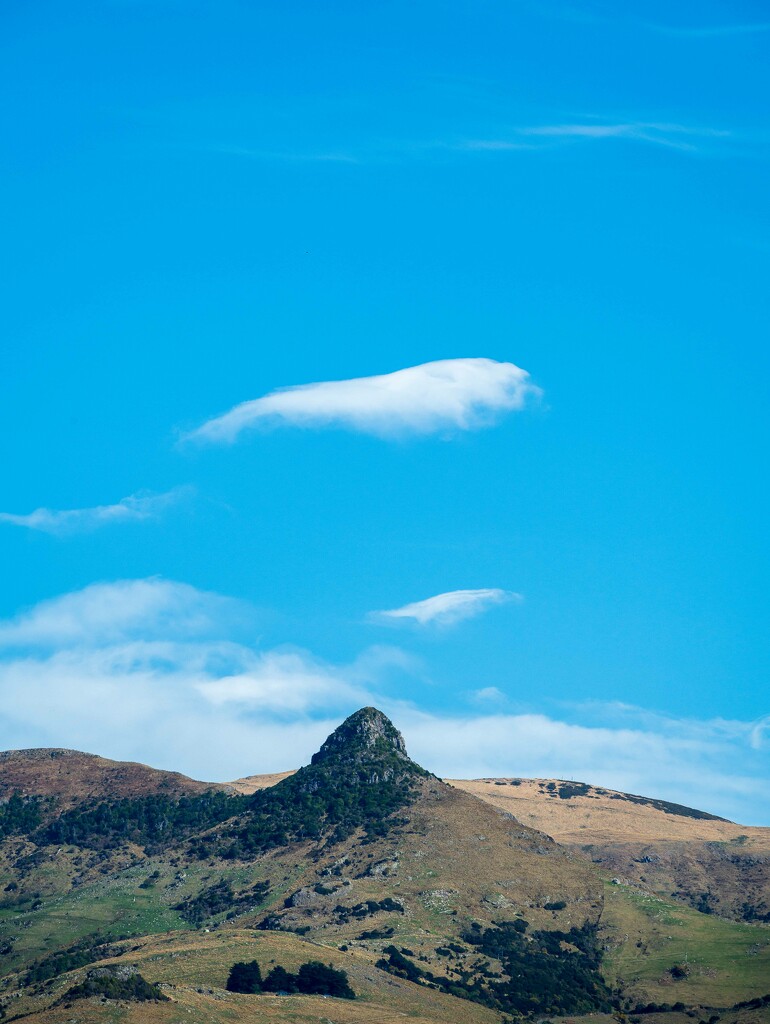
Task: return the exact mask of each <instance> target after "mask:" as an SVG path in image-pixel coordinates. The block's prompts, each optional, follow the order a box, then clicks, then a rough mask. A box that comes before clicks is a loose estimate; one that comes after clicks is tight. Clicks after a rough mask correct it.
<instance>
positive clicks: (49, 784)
mask: <svg viewBox="0 0 770 1024" xmlns="http://www.w3.org/2000/svg"><path fill="white" fill-rule="evenodd" d="M210 789H226V790H229V787H228V786H221V785H218V784H216V783H210V782H196V781H195V780H194V779H188V778H187V776H186V775H180V774H179V773H178V772H164V771H160V770H159V769H157V768H149V767H148V766H147V765H145V764H137V763H134V762H131V761H110V760H108V759H107V758H106V757H99V756H97V755H96V754H84V753H82V752H80V751H78V750H64V749H59V748H55V747H39V748H35V749H31V750H8V751H5V752H2V753H0V801H4V800H7V799H8V798H9V797H10V796H11V795H12V794H13V793H14V792H18V793H21V794H22V795H23V796H44V797H56V798H57V800H58V801H59V807H60V808H63V807H71V806H73V805H75V804H77V803H81V802H82V801H83V800H86V799H92V798H94V797H98V798H104V799H120V798H123V797H132V796H142V795H147V794H150V793H165V794H167V795H169V796H183V795H188V794H193V793H204V792H206V791H207V790H210Z"/></svg>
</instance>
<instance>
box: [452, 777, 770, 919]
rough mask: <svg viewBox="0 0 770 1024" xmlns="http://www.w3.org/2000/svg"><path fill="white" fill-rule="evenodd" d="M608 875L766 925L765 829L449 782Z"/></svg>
mask: <svg viewBox="0 0 770 1024" xmlns="http://www.w3.org/2000/svg"><path fill="white" fill-rule="evenodd" d="M452 785H453V786H456V787H458V788H459V789H462V790H463V791H464V792H466V793H472V794H473V795H474V796H477V797H479V798H480V799H482V800H484V801H485V802H487V803H489V804H491V805H492V806H494V807H498V808H499V809H500V810H503V811H506V812H508V813H510V814H514V815H516V817H517V818H519V819H520V820H521V821H522V822H525V823H526V824H528V825H530V826H532V827H533V828H537V829H541V830H542V831H543V832H547V833H548V835H550V836H552V837H553V838H554V839H555V840H556V841H557V842H558V843H560V844H561V845H563V846H565V847H567V848H569V849H572V850H574V851H575V852H577V853H580V854H582V855H584V856H587V857H589V858H590V859H591V860H592V861H593V862H594V863H596V864H598V865H600V866H601V868H602V869H603V870H604V871H605V872H606V873H607V874H609V875H611V876H614V877H619V878H621V879H622V880H624V881H625V882H628V883H630V884H633V885H636V886H639V887H641V888H646V889H649V890H652V891H653V892H656V893H658V894H659V895H662V896H665V897H666V898H674V899H678V900H682V901H684V902H685V903H687V904H688V905H690V906H692V907H695V908H696V909H698V910H701V911H702V912H705V913H715V914H720V915H722V916H726V917H731V918H734V919H736V920H745V921H765V922H770V828H756V827H752V826H748V825H736V824H734V823H733V822H730V821H725V820H724V819H723V818H718V817H716V816H715V815H712V814H709V813H707V812H704V811H699V810H695V809H693V808H689V807H683V806H681V805H679V804H672V803H669V802H667V801H664V800H656V799H652V798H646V797H639V796H634V795H632V794H628V793H619V792H616V791H614V790H610V789H604V788H602V787H597V786H590V785H586V784H585V783H580V782H564V781H563V780H559V779H502V778H497V779H474V780H471V781H467V780H459V779H458V780H453V781H452Z"/></svg>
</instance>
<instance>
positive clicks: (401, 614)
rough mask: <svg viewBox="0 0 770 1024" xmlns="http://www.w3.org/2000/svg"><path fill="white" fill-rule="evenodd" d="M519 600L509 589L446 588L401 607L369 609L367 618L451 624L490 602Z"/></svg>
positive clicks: (386, 620) (384, 620)
mask: <svg viewBox="0 0 770 1024" xmlns="http://www.w3.org/2000/svg"><path fill="white" fill-rule="evenodd" d="M521 600H522V597H521V594H515V593H513V592H512V591H510V590H498V589H483V590H450V591H448V592H447V593H446V594H436V595H435V597H426V598H425V600H423V601H414V602H412V604H405V605H404V607H403V608H392V609H390V610H389V611H382V612H372V613H371V615H370V618H371V619H372V620H374V621H383V622H393V621H399V620H412V621H413V622H417V623H419V625H421V626H425V625H427V624H428V623H434V624H436V625H439V626H453V625H455V624H456V623H458V622H462V620H463V619H470V618H473V617H474V616H475V615H480V614H481V613H482V612H484V611H486V610H487V609H488V608H489V607H490V606H492V605H495V604H502V603H503V602H505V601H521Z"/></svg>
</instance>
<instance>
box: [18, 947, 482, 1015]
mask: <svg viewBox="0 0 770 1024" xmlns="http://www.w3.org/2000/svg"><path fill="white" fill-rule="evenodd" d="M252 959H257V960H258V961H259V962H260V964H261V965H262V966H263V967H266V968H269V967H271V966H272V965H274V964H276V963H278V964H280V965H281V966H283V967H286V968H287V969H289V970H296V969H297V967H298V966H299V965H300V964H301V963H304V962H306V961H307V960H321V961H323V962H324V963H328V964H332V965H333V966H334V967H335V968H337V969H342V970H345V971H347V973H348V976H349V978H350V981H351V984H352V986H353V989H354V991H355V992H356V994H357V996H358V998H357V999H356V1000H355V1001H351V1002H349V1001H346V1000H339V999H322V998H319V997H312V996H291V997H275V996H268V995H263V996H243V995H236V994H233V993H229V992H225V991H224V984H225V980H226V978H227V974H228V972H229V969H230V966H231V965H232V964H233V963H234V962H235V961H236V960H252ZM373 960H374V957H373V956H372V955H371V954H367V953H364V952H361V951H359V952H341V951H339V950H337V949H335V948H332V947H329V946H323V945H319V944H317V943H313V942H310V941H307V940H304V939H301V938H299V937H298V936H296V935H291V934H288V933H275V932H254V931H246V930H240V929H228V930H226V931H220V932H212V933H206V932H196V933H190V932H185V933H179V934H174V935H165V936H162V937H155V938H151V939H147V940H145V941H143V942H142V943H141V945H140V948H139V949H134V950H132V951H131V952H130V953H128V954H127V955H125V956H124V957H121V958H118V959H117V960H113V961H110V962H113V963H115V962H128V963H131V964H135V965H136V966H138V968H139V970H140V971H141V973H142V975H143V976H144V977H145V978H147V980H148V981H155V982H161V983H163V984H164V992H165V994H166V995H168V996H169V997H170V999H171V1000H172V1003H170V1004H149V1005H148V1004H143V1005H139V1006H133V1007H128V1006H123V1007H118V1006H99V1005H98V1004H96V1003H94V1002H92V1001H82V1002H81V1001H79V1002H77V1003H75V1004H73V1007H72V1008H70V1009H66V1008H65V1007H61V1008H60V1009H51V1008H50V1007H51V1004H52V1003H54V1002H55V1001H56V1000H57V999H59V998H60V997H61V996H62V995H63V994H64V992H65V991H66V990H67V989H68V988H69V987H71V985H73V984H74V983H75V981H76V980H78V979H79V978H80V977H82V975H83V971H75V972H72V974H70V975H67V976H63V977H61V978H59V979H57V980H56V982H54V983H53V984H52V985H50V986H48V987H47V989H46V991H45V992H44V993H43V994H41V995H37V996H23V997H22V998H20V999H18V1000H15V1001H14V1006H13V1011H12V1012H14V1013H32V1014H33V1015H32V1016H31V1017H27V1018H25V1019H26V1020H28V1021H30V1022H32V1021H38V1020H41V1021H42V1020H45V1021H54V1022H55V1021H59V1020H61V1021H71V1020H73V1018H75V1019H77V1020H78V1021H82V1022H83V1024H87V1022H90V1021H94V1022H106V1021H111V1020H116V1021H117V1020H120V1021H123V1020H125V1021H131V1022H133V1021H136V1022H140V1021H141V1022H145V1021H146V1022H148V1024H149V1022H153V1024H154V1022H155V1021H157V1022H159V1024H160V1022H167V1021H168V1022H171V1021H179V1020H185V1021H189V1022H193V1024H197V1022H201V1024H203V1022H207V1024H208V1022H211V1024H220V1022H221V1024H225V1022H235V1024H240V1022H243V1024H247V1022H249V1024H250V1022H252V1021H254V1022H256V1021H262V1020H271V1021H272V1020H275V1021H286V1022H289V1021H292V1022H294V1021H296V1022H298V1024H299V1022H305V1021H308V1022H309V1021H313V1024H317V1022H319V1021H323V1022H325V1021H332V1022H334V1024H353V1022H359V1021H360V1022H362V1024H365V1022H367V1024H368V1022H371V1024H391V1022H393V1024H395V1022H396V1021H400V1020H404V1018H407V1019H409V1020H411V1021H413V1022H414V1024H438V1022H442V1021H444V1022H448V1021H453V1022H457V1024H493V1022H495V1021H498V1020H499V1018H498V1016H497V1014H494V1013H492V1012H491V1011H489V1010H486V1009H484V1008H483V1007H480V1006H476V1005H475V1004H472V1003H468V1002H464V1001H460V1000H457V999H453V998H452V997H451V996H446V995H443V994H442V993H440V992H436V991H433V990H430V989H427V988H423V987H422V986H420V985H414V984H412V983H410V982H407V981H402V980H400V979H397V978H393V977H391V976H390V975H388V974H385V973H384V972H382V971H380V970H378V969H377V968H375V967H374V963H373Z"/></svg>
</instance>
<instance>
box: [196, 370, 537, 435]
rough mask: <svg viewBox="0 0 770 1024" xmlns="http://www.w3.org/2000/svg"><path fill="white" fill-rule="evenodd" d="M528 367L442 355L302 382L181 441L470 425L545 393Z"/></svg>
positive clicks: (482, 423)
mask: <svg viewBox="0 0 770 1024" xmlns="http://www.w3.org/2000/svg"><path fill="white" fill-rule="evenodd" d="M540 393H541V392H540V389H539V388H538V387H536V386H535V385H534V384H532V383H531V382H530V380H529V374H528V373H527V371H526V370H522V369H520V368H519V367H518V366H514V365H513V363H500V362H496V361H495V360H493V359H443V360H439V361H437V362H433V363H423V364H422V365H420V366H411V367H409V368H408V369H405V370H396V371H395V372H394V373H385V374H381V375H379V376H376V377H357V378H353V379H352V380H337V381H323V382H321V383H318V384H300V385H296V386H294V387H289V388H284V389H281V390H278V391H272V392H270V394H268V395H265V396H263V397H262V398H255V399H253V400H252V401H249V402H242V403H241V404H240V405H236V406H235V408H233V409H231V410H230V411H229V412H226V413H225V414H224V415H222V416H217V417H216V418H215V419H212V420H208V422H206V423H204V424H203V425H202V426H201V427H198V428H197V430H194V431H192V432H191V433H189V434H187V435H186V436H185V438H184V440H196V441H207V442H212V443H225V444H229V443H232V442H233V441H235V440H236V439H237V438H238V436H239V435H240V434H241V433H242V431H244V430H247V429H250V428H254V427H256V426H258V425H260V424H266V425H276V424H281V425H292V426H298V427H333V426H336V427H345V428H348V429H351V430H358V431H361V432H362V433H365V434H374V435H376V436H378V437H392V436H398V435H404V434H434V433H437V432H441V431H447V430H471V429H474V428H478V427H482V426H485V425H487V424H489V423H490V422H491V421H492V420H493V419H494V418H495V416H497V415H499V414H501V413H505V412H510V411H512V410H517V409H522V408H523V407H524V405H525V404H526V402H527V400H528V399H530V398H532V397H535V396H538V395H540Z"/></svg>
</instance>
